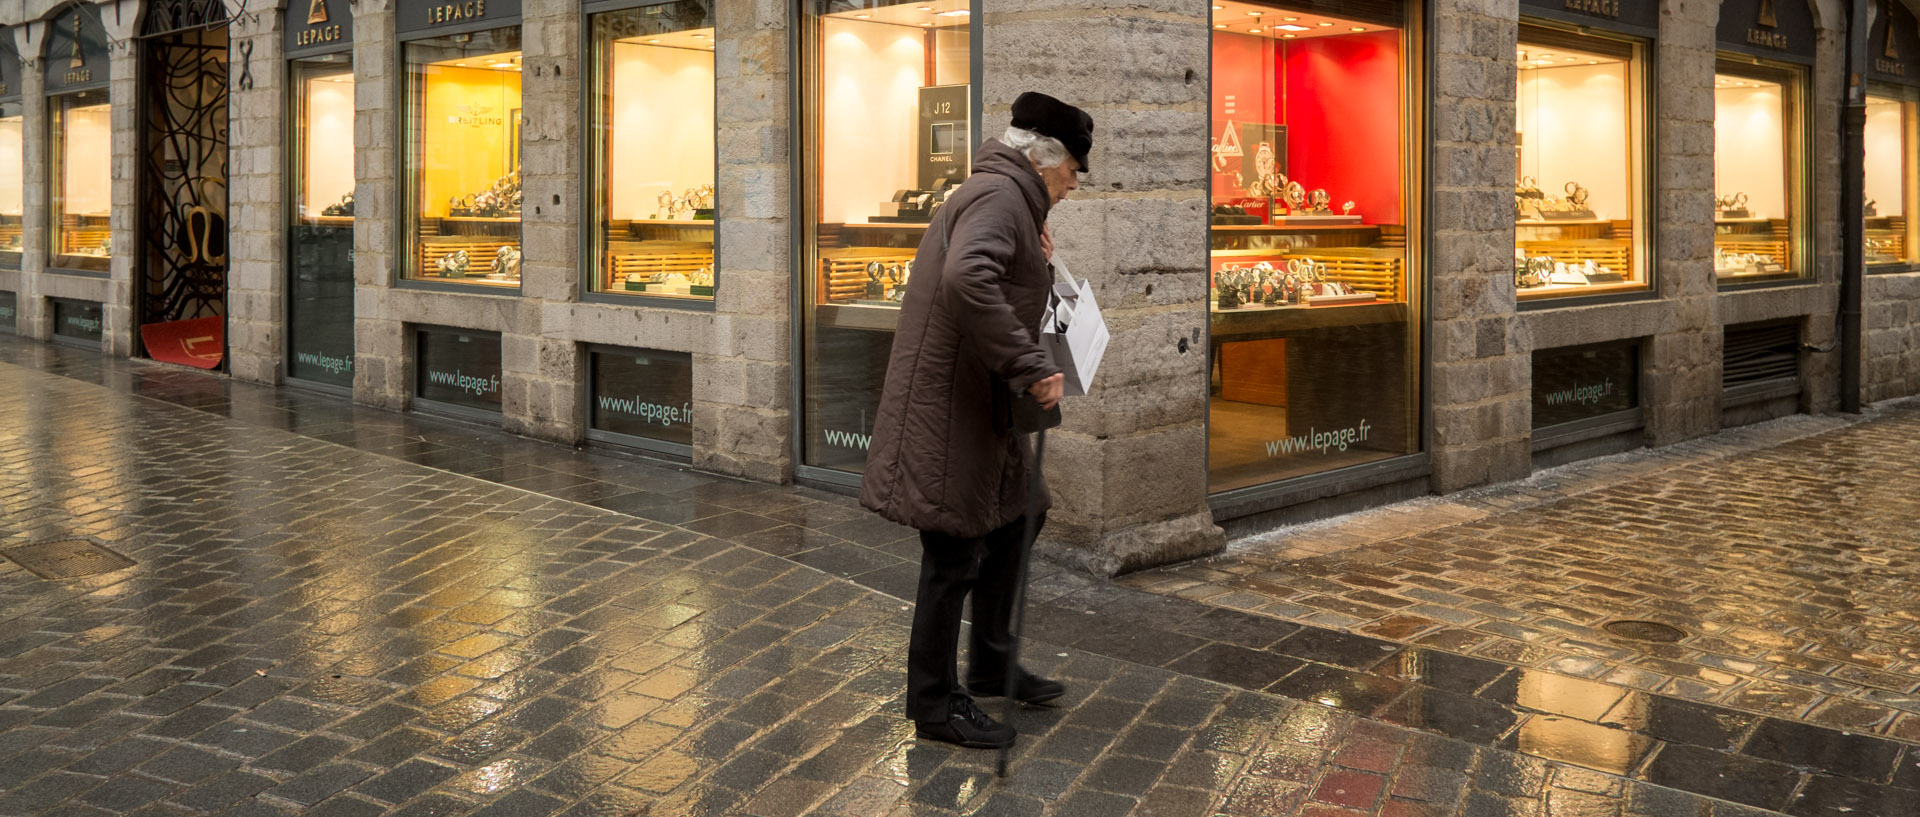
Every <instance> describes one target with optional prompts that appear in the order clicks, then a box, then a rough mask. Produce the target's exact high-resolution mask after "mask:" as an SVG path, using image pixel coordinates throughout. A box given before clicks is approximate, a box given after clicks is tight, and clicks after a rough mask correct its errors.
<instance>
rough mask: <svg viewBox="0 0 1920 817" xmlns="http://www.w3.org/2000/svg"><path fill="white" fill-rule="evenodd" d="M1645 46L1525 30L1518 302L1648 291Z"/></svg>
mask: <svg viewBox="0 0 1920 817" xmlns="http://www.w3.org/2000/svg"><path fill="white" fill-rule="evenodd" d="M1645 52H1646V45H1645V43H1644V42H1642V41H1638V40H1630V39H1626V38H1624V37H1617V36H1608V35H1599V34H1591V33H1587V34H1581V33H1574V32H1572V31H1568V30H1565V29H1561V28H1558V27H1550V26H1545V25H1535V24H1522V25H1521V26H1520V45H1519V48H1518V49H1517V50H1516V51H1515V53H1514V58H1515V62H1517V63H1518V65H1519V69H1520V70H1519V88H1518V89H1517V93H1516V97H1515V98H1516V107H1517V110H1516V114H1517V116H1516V120H1515V128H1516V133H1515V134H1514V138H1515V144H1516V145H1517V146H1518V148H1517V150H1516V156H1515V159H1516V171H1515V172H1516V175H1517V178H1516V179H1515V187H1514V210H1515V213H1514V215H1515V223H1514V248H1513V266H1514V272H1513V274H1514V287H1515V289H1516V290H1517V292H1518V293H1519V297H1520V298H1521V299H1522V300H1531V299H1536V298H1548V297H1553V296H1573V295H1598V294H1605V293H1610V292H1622V291H1632V290H1641V289H1646V288H1647V286H1648V282H1649V279H1650V277H1651V276H1650V273H1651V269H1650V267H1651V266H1652V265H1651V263H1650V261H1651V258H1650V257H1649V253H1648V252H1647V242H1646V240H1645V238H1646V235H1647V232H1648V230H1647V229H1646V224H1647V219H1646V216H1645V214H1646V202H1647V194H1646V180H1647V173H1646V155H1647V151H1646V144H1647V131H1646V128H1647V122H1646V117H1645V116H1644V114H1643V111H1644V110H1645V107H1644V100H1645V98H1646V81H1645V75H1644V70H1645V69H1644V61H1645Z"/></svg>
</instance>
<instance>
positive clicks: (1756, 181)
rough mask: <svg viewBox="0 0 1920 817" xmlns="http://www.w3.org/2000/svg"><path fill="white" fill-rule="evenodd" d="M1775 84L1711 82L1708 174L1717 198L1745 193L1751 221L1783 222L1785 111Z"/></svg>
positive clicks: (1735, 80) (1730, 80)
mask: <svg viewBox="0 0 1920 817" xmlns="http://www.w3.org/2000/svg"><path fill="white" fill-rule="evenodd" d="M1782 90H1783V89H1782V88H1781V86H1780V84H1779V83H1776V82H1766V81H1763V80H1757V79H1749V78H1747V77H1727V76H1721V77H1717V78H1716V80H1715V82H1714V89H1713V104H1714V129H1713V141H1714V154H1713V160H1714V161H1713V171H1714V178H1715V179H1716V186H1717V187H1718V188H1719V193H1720V194H1722V195H1730V194H1733V193H1745V194H1746V195H1747V210H1748V211H1749V212H1751V213H1752V214H1753V217H1754V218H1785V217H1787V162H1786V149H1787V145H1786V141H1785V135H1786V124H1785V115H1786V114H1785V110H1786V109H1785V105H1784V101H1783V100H1782V99H1781V93H1782Z"/></svg>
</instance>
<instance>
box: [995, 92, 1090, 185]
mask: <svg viewBox="0 0 1920 817" xmlns="http://www.w3.org/2000/svg"><path fill="white" fill-rule="evenodd" d="M1013 126H1014V127H1016V128H1025V129H1027V130H1030V131H1033V132H1034V133H1038V134H1040V135H1042V136H1051V137H1053V138H1055V139H1058V140H1060V144H1062V145H1066V146H1067V152H1068V153H1071V154H1073V159H1074V161H1076V162H1079V163H1080V172H1082V173H1085V172H1087V152H1088V151H1090V150H1092V149H1093V117H1091V116H1088V115H1087V112H1086V111H1083V110H1080V109H1079V108H1076V107H1073V106H1072V105H1068V104H1067V103H1065V102H1061V101H1060V100H1058V99H1054V98H1053V97H1050V96H1047V95H1046V94H1042V93H1035V92H1033V91H1028V92H1026V93H1024V94H1021V95H1020V96H1019V98H1017V99H1015V100H1014V101H1013Z"/></svg>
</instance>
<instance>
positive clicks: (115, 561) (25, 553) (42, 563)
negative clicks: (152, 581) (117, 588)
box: [0, 539, 136, 579]
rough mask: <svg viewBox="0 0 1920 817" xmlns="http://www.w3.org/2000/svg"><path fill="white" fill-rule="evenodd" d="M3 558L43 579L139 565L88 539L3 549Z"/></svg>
mask: <svg viewBox="0 0 1920 817" xmlns="http://www.w3.org/2000/svg"><path fill="white" fill-rule="evenodd" d="M0 556H5V557H6V558H7V559H8V560H9V561H11V562H13V563H14V564H17V565H19V566H21V567H23V568H26V569H27V572H29V573H32V574H33V575H35V576H39V577H40V578H42V579H77V578H80V577H81V576H91V575H93V574H95V573H107V572H110V571H114V570H124V569H126V568H129V567H133V566H134V565H135V564H136V562H134V561H133V560H132V559H129V558H127V557H125V556H122V555H120V554H118V553H115V552H113V551H111V550H108V549H107V548H106V547H104V546H102V545H99V544H97V543H94V542H89V541H87V540H85V539H61V540H58V541H54V542H35V543H33V544H31V545H20V546H18V547H10V548H0Z"/></svg>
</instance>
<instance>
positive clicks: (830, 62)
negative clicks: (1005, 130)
mask: <svg viewBox="0 0 1920 817" xmlns="http://www.w3.org/2000/svg"><path fill="white" fill-rule="evenodd" d="M805 8H806V10H807V14H806V20H805V22H806V25H807V29H806V31H807V33H806V39H805V41H804V42H805V43H806V48H807V57H808V60H807V63H806V64H807V65H808V66H810V74H809V75H808V77H807V83H806V85H805V93H806V97H805V105H806V108H807V111H808V113H809V122H808V132H807V140H808V150H807V152H806V155H805V157H804V158H803V161H804V162H805V167H806V168H807V171H806V173H807V179H808V189H807V192H806V203H807V208H808V212H809V214H810V215H809V217H808V220H807V222H806V223H807V225H808V242H807V245H806V248H805V249H806V255H805V261H804V262H803V263H804V268H805V270H806V275H805V278H804V279H803V284H802V285H803V286H804V288H805V297H806V301H807V303H808V305H809V308H808V310H807V314H806V317H805V320H806V330H807V331H806V366H805V377H806V380H805V384H806V406H805V412H806V419H805V423H806V442H805V446H804V461H805V463H806V464H807V465H811V466H821V467H827V468H835V469H840V470H847V471H858V470H860V469H861V468H863V467H864V464H865V462H866V447H867V439H868V435H869V434H870V433H871V432H872V428H873V425H872V424H873V413H874V407H875V406H876V405H877V404H878V403H879V401H880V386H881V381H882V378H883V376H884V375H885V373H886V368H887V354H888V351H889V350H890V349H891V348H892V345H893V330H894V328H895V325H896V324H897V322H898V320H899V318H898V315H899V304H900V301H901V300H902V299H903V298H904V297H905V296H906V289H907V287H909V286H911V285H912V275H913V256H914V250H915V249H916V248H917V247H919V245H920V240H921V238H923V237H924V236H925V235H926V231H927V224H928V222H930V221H931V220H932V219H933V214H934V213H935V212H936V211H937V210H938V209H939V208H940V207H941V205H942V203H943V202H944V201H945V200H946V197H947V195H948V194H949V193H950V192H952V191H953V190H954V188H956V187H958V186H959V185H960V183H961V182H963V181H965V180H966V177H967V174H968V172H969V171H970V170H971V168H972V160H971V154H972V146H973V145H974V144H975V143H976V142H977V141H978V139H979V134H978V133H977V132H976V131H975V130H974V123H973V116H972V112H973V108H974V102H973V99H974V97H973V91H974V77H973V72H974V70H975V68H976V66H975V65H974V64H973V59H972V37H973V35H972V31H971V28H970V18H971V16H972V14H971V12H972V7H971V5H970V4H969V3H968V2H966V1H965V0H929V1H926V2H906V3H895V2H885V1H884V0H808V2H807V3H806V4H805Z"/></svg>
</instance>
